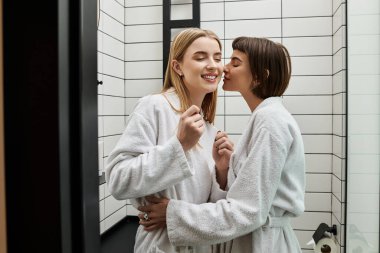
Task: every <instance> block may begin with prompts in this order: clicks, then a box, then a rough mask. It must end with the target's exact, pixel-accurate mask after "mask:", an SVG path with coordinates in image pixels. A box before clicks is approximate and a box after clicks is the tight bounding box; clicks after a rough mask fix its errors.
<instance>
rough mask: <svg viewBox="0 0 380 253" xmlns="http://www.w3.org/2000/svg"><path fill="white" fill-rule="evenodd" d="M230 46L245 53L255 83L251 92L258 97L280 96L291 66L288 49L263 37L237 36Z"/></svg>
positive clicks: (288, 77) (289, 74) (283, 90)
mask: <svg viewBox="0 0 380 253" xmlns="http://www.w3.org/2000/svg"><path fill="white" fill-rule="evenodd" d="M232 48H233V49H234V50H239V51H241V52H243V53H245V54H246V55H247V56H248V59H249V65H250V69H251V73H252V76H253V78H254V80H255V81H256V82H257V85H255V86H253V87H252V89H251V90H252V93H253V94H255V95H256V96H258V97H259V98H262V99H266V98H268V97H276V96H282V95H283V94H284V92H285V90H286V89H287V87H288V84H289V80H290V76H291V72H292V66H291V61H290V56H289V52H288V50H287V49H286V48H285V47H284V46H283V45H282V44H280V43H275V42H273V41H271V40H268V39H265V38H254V37H238V38H236V39H234V41H233V42H232Z"/></svg>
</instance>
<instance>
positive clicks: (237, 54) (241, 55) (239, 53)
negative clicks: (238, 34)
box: [231, 49, 248, 62]
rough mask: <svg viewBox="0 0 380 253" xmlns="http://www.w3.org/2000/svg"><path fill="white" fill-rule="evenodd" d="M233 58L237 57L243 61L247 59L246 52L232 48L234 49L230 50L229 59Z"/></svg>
mask: <svg viewBox="0 0 380 253" xmlns="http://www.w3.org/2000/svg"><path fill="white" fill-rule="evenodd" d="M233 58H239V59H240V60H241V61H243V62H245V61H248V56H247V54H246V53H244V52H242V51H239V50H237V49H234V51H233V52H232V55H231V59H233Z"/></svg>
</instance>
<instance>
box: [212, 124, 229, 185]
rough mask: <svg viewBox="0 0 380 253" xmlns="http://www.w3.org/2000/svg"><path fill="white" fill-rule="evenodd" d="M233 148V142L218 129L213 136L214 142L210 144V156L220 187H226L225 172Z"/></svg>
mask: <svg viewBox="0 0 380 253" xmlns="http://www.w3.org/2000/svg"><path fill="white" fill-rule="evenodd" d="M233 150H234V144H233V142H232V141H231V140H230V139H229V138H228V136H227V134H226V133H225V132H222V131H218V133H217V134H216V137H215V142H214V144H213V146H212V157H213V158H214V161H215V174H216V179H217V181H218V183H219V185H220V188H221V189H223V190H224V189H226V186H227V173H228V168H229V163H230V159H231V154H232V152H233Z"/></svg>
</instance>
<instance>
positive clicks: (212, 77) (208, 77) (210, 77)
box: [203, 76, 216, 80]
mask: <svg viewBox="0 0 380 253" xmlns="http://www.w3.org/2000/svg"><path fill="white" fill-rule="evenodd" d="M203 77H204V78H206V79H212V80H214V79H215V78H216V76H203Z"/></svg>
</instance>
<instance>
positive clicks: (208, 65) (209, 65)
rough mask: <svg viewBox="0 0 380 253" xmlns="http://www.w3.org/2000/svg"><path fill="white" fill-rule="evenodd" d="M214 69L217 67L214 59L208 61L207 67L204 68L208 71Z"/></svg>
mask: <svg viewBox="0 0 380 253" xmlns="http://www.w3.org/2000/svg"><path fill="white" fill-rule="evenodd" d="M216 67H217V64H216V62H215V60H214V59H210V61H209V62H208V64H207V66H206V68H207V69H208V70H214V69H216Z"/></svg>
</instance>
